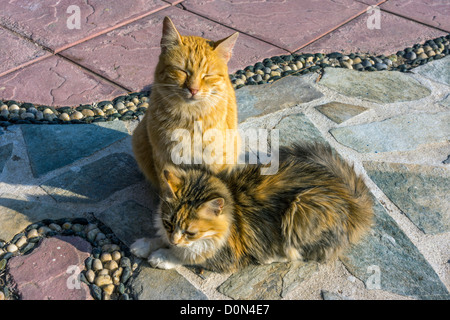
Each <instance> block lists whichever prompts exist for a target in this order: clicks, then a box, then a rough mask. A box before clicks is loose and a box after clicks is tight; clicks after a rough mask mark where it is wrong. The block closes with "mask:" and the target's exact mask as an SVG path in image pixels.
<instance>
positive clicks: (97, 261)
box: [92, 259, 103, 271]
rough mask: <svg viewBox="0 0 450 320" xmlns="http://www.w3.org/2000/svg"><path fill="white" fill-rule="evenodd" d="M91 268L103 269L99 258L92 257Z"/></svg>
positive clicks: (95, 269)
mask: <svg viewBox="0 0 450 320" xmlns="http://www.w3.org/2000/svg"><path fill="white" fill-rule="evenodd" d="M92 269H93V270H94V271H99V270H102V269H103V264H102V262H101V261H100V259H94V261H93V262H92Z"/></svg>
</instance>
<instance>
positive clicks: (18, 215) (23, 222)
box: [0, 194, 80, 241]
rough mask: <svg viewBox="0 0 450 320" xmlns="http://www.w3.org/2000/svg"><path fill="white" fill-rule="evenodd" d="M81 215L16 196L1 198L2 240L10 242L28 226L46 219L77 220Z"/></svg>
mask: <svg viewBox="0 0 450 320" xmlns="http://www.w3.org/2000/svg"><path fill="white" fill-rule="evenodd" d="M79 216H80V214H74V213H72V212H69V211H66V210H62V209H59V208H56V207H53V206H50V205H46V204H43V203H40V202H34V201H27V200H24V199H20V198H18V197H16V196H15V195H8V194H4V195H2V197H1V198H0V239H1V240H4V241H10V240H11V239H12V238H13V237H14V235H16V234H17V233H19V232H22V231H23V230H24V229H25V228H26V227H27V226H28V225H30V224H32V223H35V222H38V221H41V220H44V219H61V218H76V217H79Z"/></svg>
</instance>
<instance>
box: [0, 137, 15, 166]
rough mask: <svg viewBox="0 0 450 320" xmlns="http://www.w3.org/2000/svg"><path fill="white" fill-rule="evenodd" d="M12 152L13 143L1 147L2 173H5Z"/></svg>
mask: <svg viewBox="0 0 450 320" xmlns="http://www.w3.org/2000/svg"><path fill="white" fill-rule="evenodd" d="M12 151H13V144H12V143H8V144H7V145H4V146H1V147H0V173H2V172H3V168H4V167H5V164H6V162H7V161H8V160H9V159H10V158H11V154H12Z"/></svg>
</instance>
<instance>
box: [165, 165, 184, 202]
mask: <svg viewBox="0 0 450 320" xmlns="http://www.w3.org/2000/svg"><path fill="white" fill-rule="evenodd" d="M163 175H164V180H165V183H164V186H163V188H162V189H163V190H162V191H163V194H164V195H166V196H168V197H169V198H173V197H175V193H176V192H177V191H178V189H180V187H181V184H182V181H181V179H180V178H178V177H177V176H176V175H175V174H174V173H173V172H172V171H169V170H167V169H164V171H163Z"/></svg>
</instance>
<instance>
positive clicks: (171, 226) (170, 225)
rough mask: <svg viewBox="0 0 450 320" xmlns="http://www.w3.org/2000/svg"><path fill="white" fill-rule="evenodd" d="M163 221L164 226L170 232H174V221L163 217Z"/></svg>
mask: <svg viewBox="0 0 450 320" xmlns="http://www.w3.org/2000/svg"><path fill="white" fill-rule="evenodd" d="M162 223H163V226H164V228H166V230H167V231H168V232H172V231H173V225H172V223H171V222H170V221H169V220H165V219H163V220H162Z"/></svg>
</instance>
